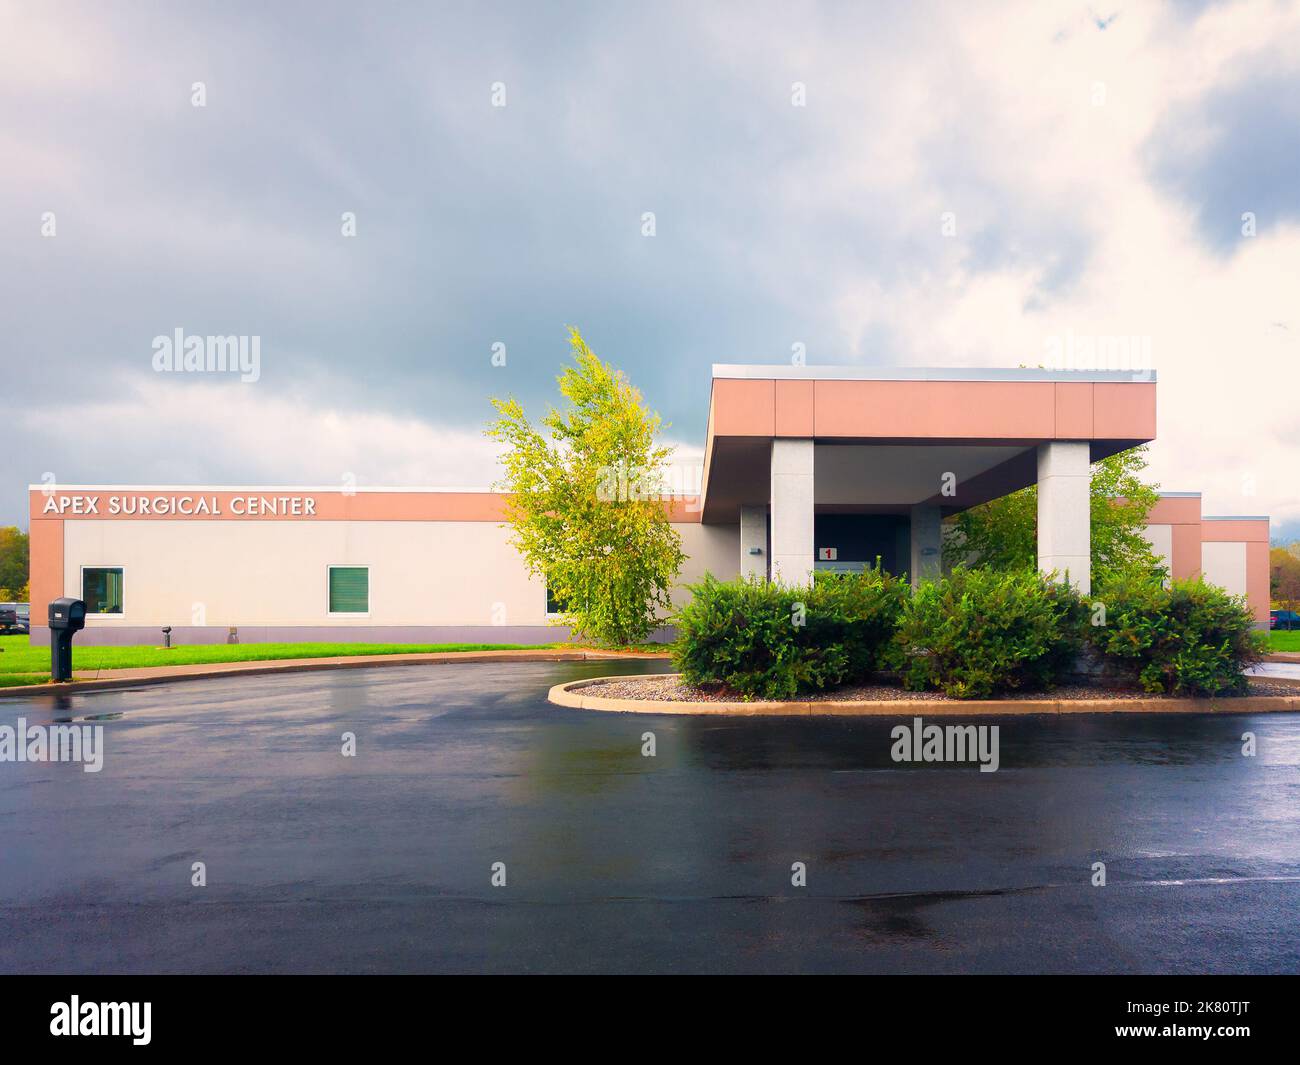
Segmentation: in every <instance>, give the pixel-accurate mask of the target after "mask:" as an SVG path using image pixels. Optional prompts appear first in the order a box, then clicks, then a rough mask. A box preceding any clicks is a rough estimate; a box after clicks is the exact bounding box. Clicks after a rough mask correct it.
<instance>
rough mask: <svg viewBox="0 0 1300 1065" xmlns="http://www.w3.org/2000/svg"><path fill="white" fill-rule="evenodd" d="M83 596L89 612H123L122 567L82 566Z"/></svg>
mask: <svg viewBox="0 0 1300 1065" xmlns="http://www.w3.org/2000/svg"><path fill="white" fill-rule="evenodd" d="M81 598H82V599H84V600H85V602H86V613H87V614H120V613H122V567H121V566H82V567H81Z"/></svg>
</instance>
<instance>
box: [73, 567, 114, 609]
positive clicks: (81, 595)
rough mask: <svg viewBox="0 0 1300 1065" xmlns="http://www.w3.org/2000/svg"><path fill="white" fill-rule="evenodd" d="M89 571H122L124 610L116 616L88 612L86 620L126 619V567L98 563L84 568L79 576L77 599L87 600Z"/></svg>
mask: <svg viewBox="0 0 1300 1065" xmlns="http://www.w3.org/2000/svg"><path fill="white" fill-rule="evenodd" d="M88 569H120V570H121V571H122V609H121V610H119V611H118V612H117V613H116V614H102V613H100V612H98V611H96V612H95V613H93V614H92V613H91V612H90V611H89V610H87V611H86V620H87V621H89V620H90V619H91V618H124V617H126V567H125V566H119V565H117V564H116V563H111V562H96V563H94V564H93V565H89V566H82V567H81V569H80V571H79V572H78V574H77V598H78V599H81V600H84V599H85V598H86V570H88Z"/></svg>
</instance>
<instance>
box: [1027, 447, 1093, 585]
mask: <svg viewBox="0 0 1300 1065" xmlns="http://www.w3.org/2000/svg"><path fill="white" fill-rule="evenodd" d="M1090 483H1091V473H1090V470H1089V462H1088V445H1087V444H1086V443H1075V442H1073V441H1071V442H1066V441H1058V442H1055V443H1051V444H1039V445H1038V568H1039V569H1040V570H1042V571H1043V572H1044V573H1052V572H1055V573H1056V574H1057V576H1058V577H1059V578H1060V579H1061V580H1068V581H1069V583H1071V584H1073V585H1074V586H1075V587H1076V588H1077V589H1078V590H1079V591H1081V592H1083V593H1084V594H1085V595H1086V594H1087V593H1088V592H1090V591H1091V590H1092V514H1091V507H1090V504H1089V499H1090V497H1089V491H1088V489H1089V485H1090Z"/></svg>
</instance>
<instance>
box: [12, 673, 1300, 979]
mask: <svg viewBox="0 0 1300 1065" xmlns="http://www.w3.org/2000/svg"><path fill="white" fill-rule="evenodd" d="M637 668H640V669H643V670H647V671H649V670H655V671H657V670H659V669H666V668H667V665H666V663H640V664H637V665H636V666H630V665H629V664H628V663H626V662H618V663H596V662H590V663H464V664H452V665H438V666H425V667H400V668H398V667H388V668H367V669H348V670H341V671H337V672H319V673H298V674H283V675H279V676H263V677H246V678H237V679H229V680H226V679H218V680H203V681H194V682H189V683H185V684H175V685H168V686H159V687H148V688H140V689H136V690H121V691H112V692H100V693H94V694H86V695H64V696H62V697H56V696H41V697H37V698H7V699H0V725H10V726H13V725H14V724H15V723H16V721H17V719H18V718H19V717H23V718H25V719H26V720H27V722H28V724H29V725H36V724H48V723H50V722H51V721H53V720H55V719H71V720H73V721H76V722H78V723H85V722H86V721H88V720H90V719H96V720H95V723H99V724H102V725H103V726H104V734H105V753H104V767H103V769H102V771H101V772H99V773H85V772H83V770H82V768H81V766H79V765H72V764H49V763H42V764H15V763H0V925H2V926H3V927H0V971H4V972H77V973H82V972H85V973H101V972H102V973H117V972H295V973H297V972H494V971H504V972H518V971H531V972H554V971H559V972H593V971H596V972H605V971H615V972H700V971H703V972H715V971H743V972H855V971H856V972H890V973H894V972H1142V973H1163V972H1193V973H1194V972H1233V973H1236V972H1297V971H1300V921H1298V920H1297V918H1296V915H1297V914H1298V913H1300V717H1298V716H1295V715H1289V714H1261V715H1254V716H1235V715H1222V716H1211V715H1177V716H1173V715H1168V716H1144V715H1115V716H1103V715H1075V716H1062V717H1041V718H1003V719H998V720H996V721H993V720H989V719H975V718H971V719H969V720H971V721H979V722H981V723H996V724H998V725H999V727H1000V748H1001V758H1000V762H1001V766H1000V769H999V770H998V771H997V772H996V773H980V772H978V770H977V769H976V768H975V767H974V766H952V765H934V764H931V765H901V764H897V763H895V762H893V761H892V760H891V758H890V748H891V745H892V741H891V738H890V734H889V733H890V729H891V728H892V727H893V725H895V724H897V721H896V720H894V719H888V720H886V719H805V718H790V719H774V718H752V719H745V718H726V719H710V718H699V717H672V716H657V715H622V714H602V713H594V712H590V711H579V710H570V709H564V708H560V707H556V706H552V705H550V704H549V703H547V702H546V691H547V689H548V688H549V687H550V686H551V685H552V684H555V683H558V682H560V681H565V680H572V679H576V678H579V677H586V676H596V675H600V674H608V673H616V672H622V673H626V672H633V671H636V669H637ZM911 709H913V708H909V710H911ZM915 711H916V712H917V713H920V714H921V715H922V716H924V704H920V705H918V706H917V707H916V708H915ZM910 718H911V714H910V713H909V714H908V715H907V717H906V718H904V720H910ZM936 720H941V719H936ZM945 723H950V722H945ZM1247 731H1249V732H1253V733H1254V734H1255V736H1256V742H1257V754H1256V755H1255V756H1254V757H1244V756H1243V755H1242V739H1241V737H1242V734H1243V733H1244V732H1247ZM345 732H352V733H354V734H355V736H356V756H355V757H351V758H347V757H343V756H342V754H341V753H340V752H341V747H342V744H343V740H342V735H343V733H345ZM646 732H653V733H654V735H655V742H656V748H657V753H656V755H655V757H652V758H651V757H645V756H643V755H642V747H643V734H644V733H646ZM1097 861H1102V862H1105V863H1106V868H1107V884H1106V886H1105V887H1094V886H1093V885H1092V883H1091V879H1092V876H1093V872H1092V864H1093V863H1094V862H1097ZM195 862H203V863H204V865H205V867H206V878H207V883H206V886H204V887H195V886H192V884H191V879H192V875H193V874H192V867H193V863H195ZM497 862H502V863H504V864H505V876H506V883H505V886H502V887H494V886H492V884H491V877H492V867H493V863H497ZM795 862H803V863H806V867H807V886H806V887H795V886H792V884H791V875H792V873H791V867H792V863H795Z"/></svg>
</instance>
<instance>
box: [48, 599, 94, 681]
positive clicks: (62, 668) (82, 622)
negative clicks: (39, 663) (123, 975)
mask: <svg viewBox="0 0 1300 1065" xmlns="http://www.w3.org/2000/svg"><path fill="white" fill-rule="evenodd" d="M85 627H86V604H85V603H83V602H82V601H81V600H80V599H55V600H54V601H53V602H52V603H50V677H51V679H52V680H56V681H65V680H71V679H72V637H73V636H75V635H76V634H77V633H79V632H80V631H81V630H82V629H84V628H85Z"/></svg>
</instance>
